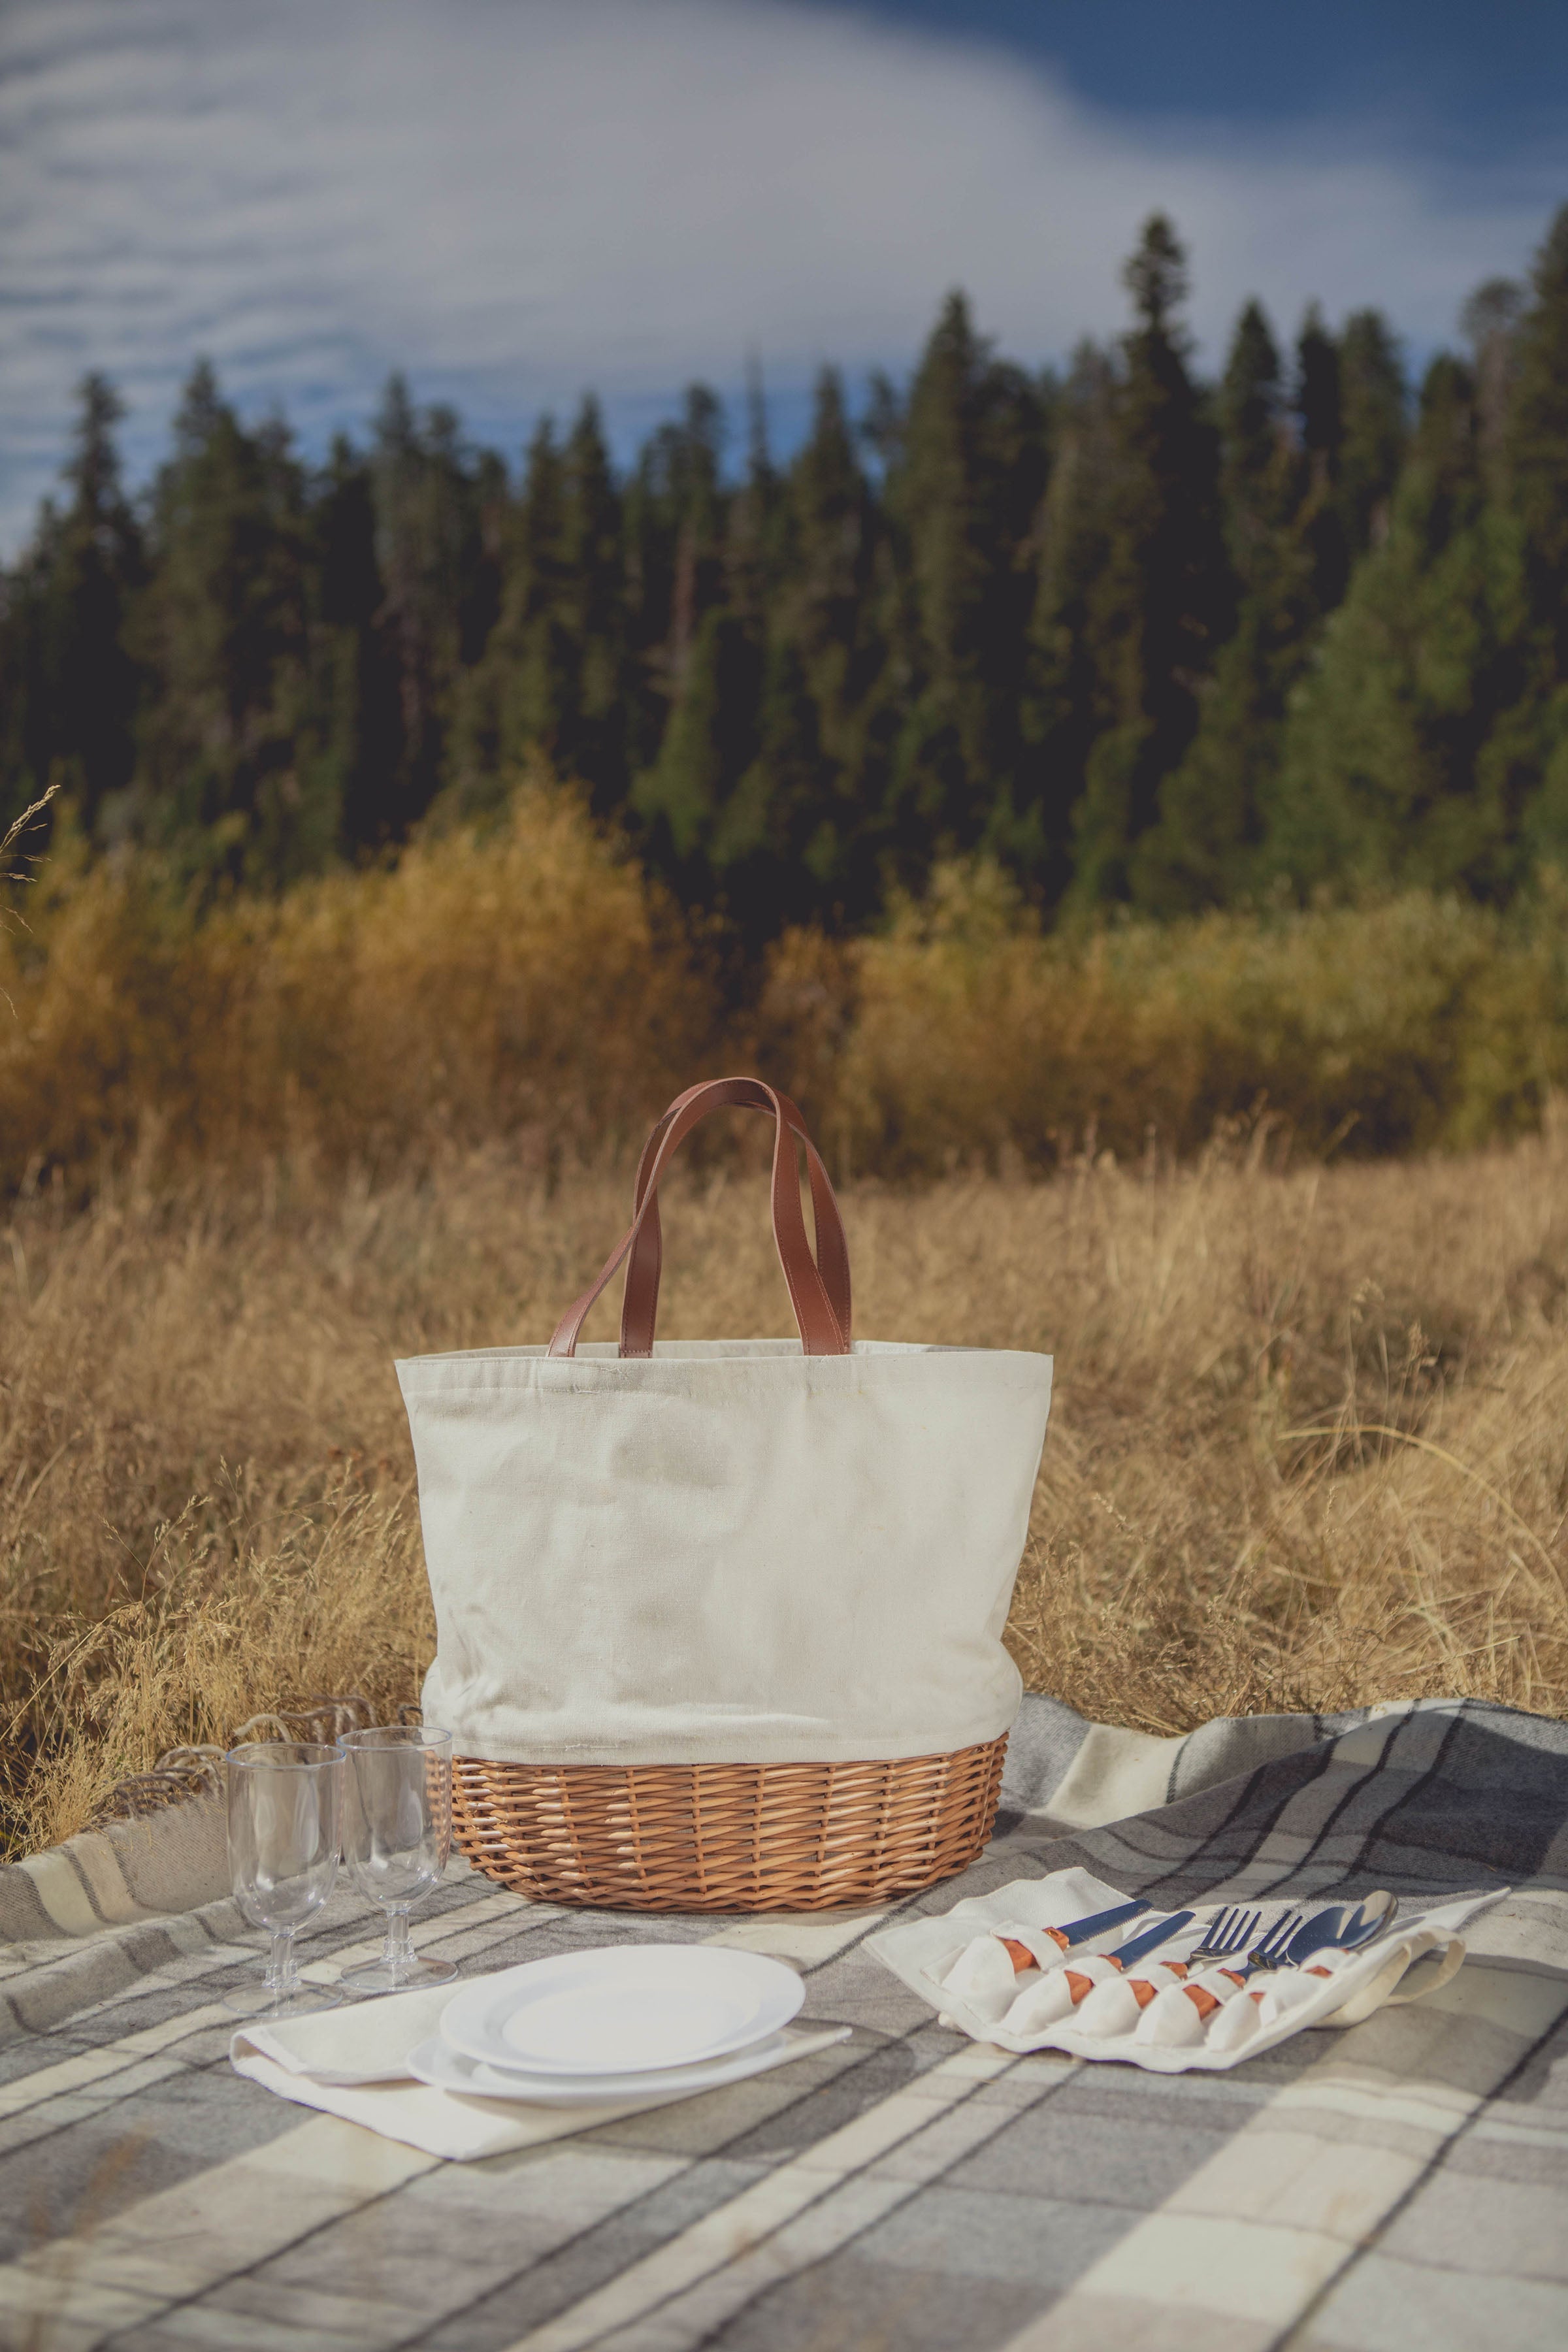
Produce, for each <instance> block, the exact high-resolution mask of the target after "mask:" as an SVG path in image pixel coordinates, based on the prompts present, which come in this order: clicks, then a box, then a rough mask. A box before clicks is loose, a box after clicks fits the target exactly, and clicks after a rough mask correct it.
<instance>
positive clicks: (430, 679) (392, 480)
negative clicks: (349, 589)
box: [371, 376, 504, 835]
mask: <svg viewBox="0 0 1568 2352" xmlns="http://www.w3.org/2000/svg"><path fill="white" fill-rule="evenodd" d="M371 468H372V479H373V482H374V495H375V553H376V562H377V565H378V567H379V569H380V572H381V577H382V581H383V583H384V589H385V596H384V602H383V604H382V608H381V614H380V616H379V626H380V627H381V629H382V630H383V631H384V635H385V638H386V642H387V646H388V649H389V653H390V656H391V658H392V660H393V662H394V664H395V668H396V673H397V680H398V698H399V704H400V709H401V717H402V744H401V751H400V756H399V759H398V761H397V765H396V768H395V771H394V772H391V773H389V774H388V775H387V777H386V778H385V779H384V786H383V793H384V797H383V802H382V808H381V823H382V829H383V830H384V831H386V832H388V833H390V834H392V835H398V834H401V833H402V832H403V831H404V830H405V828H406V827H407V825H408V824H410V823H411V822H412V821H413V820H414V819H415V818H416V817H417V816H419V815H420V814H422V813H423V812H424V810H425V809H426V808H427V807H428V806H429V804H430V802H431V801H432V800H433V798H434V797H435V795H436V793H437V791H438V789H439V788H440V786H441V784H442V782H444V780H445V777H446V772H447V742H448V736H449V733H450V730H451V729H452V725H453V722H454V719H455V718H456V715H457V707H458V696H459V690H460V687H461V683H462V679H463V676H464V673H465V670H466V669H467V667H468V666H469V665H470V664H471V663H472V662H474V661H475V660H477V658H478V657H479V653H480V652H481V650H482V649H483V646H484V645H485V643H486V642H487V640H488V637H489V633H490V630H491V628H492V626H493V625H494V622H495V619H496V615H497V607H498V603H499V591H500V580H499V563H498V561H497V556H498V550H497V547H496V544H495V538H494V534H493V532H490V531H489V530H487V527H486V523H487V512H488V510H489V509H491V508H492V507H494V505H495V504H496V502H497V499H498V497H499V496H500V493H501V491H502V489H503V488H504V477H503V476H501V475H500V469H499V463H498V461H496V460H494V459H485V458H480V457H476V455H475V453H474V452H473V451H471V450H470V449H469V448H468V445H467V444H466V442H465V441H464V438H463V435H462V428H461V425H460V424H459V422H458V417H457V415H456V414H455V413H454V412H453V411H452V410H451V409H450V408H447V407H445V406H443V405H440V404H437V405H436V406H434V407H431V408H427V409H425V410H423V411H420V410H416V408H415V406H414V404H413V402H412V400H411V398H410V396H409V393H408V387H407V385H406V384H405V382H404V380H403V378H402V377H401V376H394V377H393V378H392V380H391V381H390V383H388V385H387V387H386V391H385V394H384V396H383V400H382V404H381V409H380V412H379V414H378V415H377V417H376V422H375V435H374V446H373V451H372V458H371Z"/></svg>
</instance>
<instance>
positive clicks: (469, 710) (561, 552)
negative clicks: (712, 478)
mask: <svg viewBox="0 0 1568 2352" xmlns="http://www.w3.org/2000/svg"><path fill="white" fill-rule="evenodd" d="M627 695H628V669H627V647H626V571H625V558H624V552H623V547H622V537H621V503H620V497H619V493H618V491H617V489H616V482H615V478H614V475H613V473H612V470H611V467H610V459H609V452H608V450H607V449H606V448H605V438H604V431H603V427H602V425H601V424H600V420H599V412H598V408H597V405H596V404H595V402H593V401H592V400H588V401H585V402H584V404H583V407H582V409H581V411H580V413H579V415H578V416H577V419H576V422H575V424H574V425H573V428H572V431H571V433H570V434H569V435H568V436H567V438H566V441H565V442H564V444H562V443H558V442H557V440H556V437H555V429H554V425H553V423H552V420H551V419H550V418H548V417H546V418H545V419H544V420H543V421H542V424H541V425H539V427H538V429H537V430H536V432H535V434H534V436H533V439H532V442H531V445H530V447H529V451H528V457H527V462H526V466H525V469H524V474H523V481H522V488H521V494H520V496H519V498H518V500H517V503H516V507H515V509H514V510H513V512H512V515H511V518H510V528H509V530H508V533H507V538H506V551H505V584H504V587H503V590H502V593H501V600H500V618H499V619H498V621H497V623H496V625H495V627H494V629H493V631H492V632H491V635H490V637H489V643H488V644H487V646H486V647H485V650H484V653H483V656H482V657H481V658H480V660H479V662H478V663H477V664H476V665H475V666H474V667H473V669H472V671H471V674H470V675H469V676H468V678H467V679H466V680H465V683H464V687H463V705H462V720H461V727H460V730H459V742H458V750H457V753H456V757H457V761H458V766H459V768H460V770H461V771H462V772H463V774H464V777H465V797H466V799H467V800H468V802H469V803H473V802H474V801H475V800H476V799H482V798H483V797H485V796H486V793H485V781H484V780H489V785H490V786H491V787H497V786H499V787H500V788H503V789H504V787H505V785H506V784H507V783H508V782H509V781H510V779H511V778H512V777H514V776H515V775H516V773H517V772H518V770H519V768H520V767H521V763H522V761H524V760H525V758H526V757H527V755H528V754H529V753H530V752H531V751H541V752H542V753H543V754H544V756H545V757H546V758H547V759H548V760H549V761H550V762H551V764H552V767H553V768H554V769H555V771H556V772H557V773H558V774H560V775H562V776H563V777H567V778H569V779H571V780H572V781H574V782H578V783H582V784H584V785H586V786H587V787H588V791H589V797H590V800H591V802H592V804H593V805H594V807H595V809H596V810H597V811H598V812H599V813H600V814H606V813H608V812H609V811H610V810H612V809H615V808H617V807H619V805H620V804H621V803H622V802H623V801H624V799H625V797H626V782H627V772H626V749H627V744H626V734H627V729H626V701H627Z"/></svg>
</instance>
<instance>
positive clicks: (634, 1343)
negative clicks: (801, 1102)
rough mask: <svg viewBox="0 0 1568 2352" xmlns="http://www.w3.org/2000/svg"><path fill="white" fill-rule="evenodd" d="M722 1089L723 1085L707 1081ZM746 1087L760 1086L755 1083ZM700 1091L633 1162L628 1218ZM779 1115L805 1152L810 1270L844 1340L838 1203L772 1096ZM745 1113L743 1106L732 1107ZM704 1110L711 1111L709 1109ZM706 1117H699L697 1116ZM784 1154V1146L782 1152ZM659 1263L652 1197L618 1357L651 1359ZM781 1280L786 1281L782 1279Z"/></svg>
mask: <svg viewBox="0 0 1568 2352" xmlns="http://www.w3.org/2000/svg"><path fill="white" fill-rule="evenodd" d="M709 1083H710V1085H711V1084H719V1085H722V1084H724V1083H726V1082H725V1081H724V1080H710V1082H709ZM751 1083H752V1084H754V1085H760V1083H761V1082H760V1081H758V1080H752V1082H751ZM705 1091H706V1088H705V1087H700V1086H699V1087H688V1088H687V1090H686V1092H685V1093H684V1094H683V1095H678V1096H677V1097H676V1098H675V1100H674V1102H672V1103H671V1104H670V1106H669V1108H668V1110H667V1111H666V1112H665V1114H664V1116H663V1118H661V1119H660V1120H659V1121H658V1125H657V1126H656V1127H655V1128H654V1129H653V1131H652V1133H651V1134H650V1135H649V1137H648V1139H647V1142H646V1143H645V1144H644V1146H643V1152H642V1158H641V1160H639V1161H638V1162H637V1189H636V1192H635V1194H634V1196H633V1212H634V1215H635V1214H636V1213H637V1212H639V1211H640V1210H641V1209H642V1206H643V1202H644V1199H645V1197H646V1195H647V1191H648V1174H649V1171H650V1170H651V1169H652V1166H653V1163H654V1160H655V1159H656V1158H657V1156H658V1148H659V1145H660V1143H661V1142H662V1141H663V1139H664V1137H665V1135H666V1134H667V1132H668V1128H669V1124H670V1121H671V1120H672V1119H673V1118H675V1117H676V1116H677V1114H678V1113H679V1112H680V1111H682V1110H684V1109H685V1108H686V1106H687V1104H688V1103H689V1102H693V1101H695V1100H696V1098H697V1097H698V1096H699V1095H700V1094H702V1093H704V1092H705ZM774 1098H775V1100H776V1101H777V1104H778V1107H779V1108H780V1110H781V1111H782V1112H783V1114H784V1118H785V1120H786V1122H787V1123H788V1125H789V1127H790V1129H791V1130H792V1131H793V1133H794V1134H795V1135H797V1136H798V1137H799V1139H800V1140H801V1142H802V1143H803V1144H804V1145H805V1164H806V1174H807V1176H808V1178H809V1179H810V1182H811V1211H812V1223H813V1224H814V1225H815V1227H816V1270H817V1272H818V1274H819V1275H820V1276H821V1278H822V1285H823V1287H824V1289H825V1290H826V1293H827V1303H828V1305H829V1307H831V1308H832V1310H833V1319H834V1321H835V1322H836V1323H837V1325H838V1328H839V1329H840V1330H841V1331H842V1332H843V1333H844V1335H845V1337H846V1338H847V1337H848V1336H849V1332H850V1327H851V1324H852V1321H853V1300H852V1296H851V1291H850V1283H849V1244H848V1243H847V1241H846V1240H845V1238H844V1221H843V1219H842V1218H841V1217H840V1215H839V1213H838V1202H837V1199H836V1197H835V1195H834V1191H833V1186H832V1183H831V1181H830V1180H829V1178H828V1173H827V1171H826V1168H825V1167H824V1166H823V1164H822V1160H821V1156H820V1154H819V1153H818V1151H817V1149H816V1144H815V1143H813V1141H812V1139H811V1138H810V1136H809V1135H808V1134H807V1133H806V1128H805V1119H804V1118H802V1117H801V1115H800V1112H799V1111H798V1110H797V1108H795V1104H794V1103H793V1102H792V1101H791V1100H790V1098H789V1097H788V1095H784V1094H781V1095H777V1096H775V1097H774ZM737 1107H738V1108H745V1106H744V1105H740V1106H737ZM750 1107H751V1108H752V1109H753V1110H759V1111H763V1112H766V1111H768V1110H769V1109H770V1108H771V1106H770V1105H769V1104H768V1103H767V1102H765V1101H763V1100H761V1099H757V1100H753V1101H752V1104H751V1106H750ZM710 1108H717V1106H716V1105H710ZM702 1115H703V1116H706V1113H705V1112H704V1113H703V1114H702ZM786 1150H787V1146H786ZM663 1262H664V1234H663V1229H662V1226H661V1224H660V1221H659V1213H658V1195H657V1192H656V1194H655V1196H654V1198H653V1200H652V1201H651V1202H649V1204H648V1210H647V1216H646V1218H642V1219H641V1220H640V1221H639V1230H638V1233H637V1239H636V1241H635V1242H634V1243H633V1244H632V1251H631V1256H630V1258H629V1259H628V1260H627V1263H626V1290H625V1294H624V1296H623V1298H622V1303H621V1353H622V1355H623V1356H651V1355H652V1353H653V1339H654V1331H655V1328H656V1327H657V1325H658V1286H659V1276H660V1273H661V1271H662V1268H663ZM786 1279H787V1276H786Z"/></svg>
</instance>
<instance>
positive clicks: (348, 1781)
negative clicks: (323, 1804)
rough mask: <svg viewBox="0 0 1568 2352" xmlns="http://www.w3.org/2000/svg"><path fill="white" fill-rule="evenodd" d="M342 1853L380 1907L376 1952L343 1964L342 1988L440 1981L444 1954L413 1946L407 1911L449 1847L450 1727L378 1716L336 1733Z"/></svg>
mask: <svg viewBox="0 0 1568 2352" xmlns="http://www.w3.org/2000/svg"><path fill="white" fill-rule="evenodd" d="M342 1747H343V1755H344V1778H343V1858H344V1860H345V1861H346V1862H347V1864H348V1866H349V1870H350V1873H351V1874H352V1875H353V1882H354V1885H356V1886H357V1887H358V1888H359V1891H360V1893H361V1894H362V1895H369V1897H370V1899H371V1901H372V1902H373V1903H379V1904H380V1905H381V1906H382V1908H383V1910H384V1912H385V1913H386V1942H385V1944H384V1947H383V1949H382V1955H381V1958H380V1959H379V1960H374V1961H373V1962H371V1964H370V1965H369V1966H368V1967H366V1968H363V1969H344V1971H343V1973H342V1976H341V1977H340V1978H339V1979H338V1982H339V1984H340V1985H342V1988H343V1990H344V1991H345V1992H411V1991H413V1990H415V1989H416V1987H422V1986H426V1985H437V1984H446V1983H447V1982H449V1980H450V1979H452V1978H453V1977H455V1976H456V1975H457V1973H458V1970H457V1966H456V1964H455V1962H453V1961H451V1960H427V1959H423V1958H421V1957H420V1955H419V1954H418V1953H417V1952H416V1950H415V1948H414V1946H413V1942H412V1940H411V1939H410V1937H409V1932H408V1914H409V1911H410V1909H411V1907H412V1906H413V1905H414V1904H416V1903H417V1902H418V1901H419V1899H420V1897H421V1896H422V1895H428V1893H429V1892H430V1889H431V1888H432V1887H433V1886H435V1885H437V1883H438V1881H439V1879H440V1876H441V1874H442V1872H443V1871H444V1870H445V1869H446V1867H447V1856H448V1855H449V1854H450V1853H451V1851H452V1735H451V1733H450V1732H449V1731H437V1730H436V1729H434V1728H433V1727H431V1726H430V1725H428V1724H418V1723H407V1724H405V1723H384V1724H379V1725H377V1726H375V1727H374V1728H373V1729H372V1730H369V1731H350V1732H345V1734H344V1735H343V1741H342Z"/></svg>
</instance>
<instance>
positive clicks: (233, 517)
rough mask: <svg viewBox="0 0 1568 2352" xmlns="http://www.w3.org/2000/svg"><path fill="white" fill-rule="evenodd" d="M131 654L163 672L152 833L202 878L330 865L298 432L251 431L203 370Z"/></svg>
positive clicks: (266, 876) (145, 785) (256, 876)
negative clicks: (217, 872) (295, 444)
mask: <svg viewBox="0 0 1568 2352" xmlns="http://www.w3.org/2000/svg"><path fill="white" fill-rule="evenodd" d="M150 554H151V559H152V562H151V572H150V577H149V580H148V583H147V585H146V587H145V588H144V589H143V591H142V593H141V595H140V596H139V597H138V599H137V600H136V604H135V605H134V607H133V609H132V615H131V619H130V623H129V634H130V637H131V641H132V649H133V651H134V652H135V653H137V655H138V656H140V658H141V659H142V661H143V663H144V664H145V666H146V667H147V669H148V670H149V671H150V672H151V673H152V684H151V690H150V697H149V701H148V705H147V708H146V710H145V713H144V716H143V720H142V728H141V731H140V757H139V761H138V765H137V770H136V776H135V782H134V786H133V795H134V806H135V811H136V815H137V821H138V823H139V825H140V828H141V829H142V831H143V832H144V833H146V834H147V835H149V837H151V838H153V839H154V840H160V841H162V842H163V843H164V844H166V845H168V846H169V847H170V848H171V850H173V851H174V852H175V853H176V854H177V855H178V856H179V857H180V858H181V859H182V860H183V861H184V862H185V863H186V864H187V865H189V866H191V867H192V868H193V869H194V870H197V871H203V870H213V869H218V868H221V869H226V870H227V871H230V872H233V873H236V874H239V875H242V876H244V877H246V878H247V879H251V880H256V881H262V882H270V881H274V880H277V879H281V878H285V877H288V876H289V874H292V873H297V872H300V871H302V870H307V869H309V868H310V867H313V866H319V865H320V864H321V861H322V860H323V859H324V858H325V857H326V856H329V855H330V854H331V850H332V848H333V846H334V845H335V843H336V839H337V835H338V825H339V814H340V813H339V808H338V805H337V802H336V799H335V795H334V792H333V779H332V776H331V767H330V761H328V760H327V759H326V758H325V757H324V735H325V732H326V730H324V728H323V726H322V710H321V680H320V679H319V677H317V676H316V674H315V673H314V672H313V669H312V659H311V656H312V645H311V634H310V546H309V536H308V530H307V524H306V517H305V484H304V477H303V473H302V471H301V468H300V466H299V464H298V463H297V461H296V460H295V458H294V457H293V455H292V452H291V449H290V447H289V438H288V435H287V432H286V430H285V428H283V427H282V426H281V425H272V426H266V427H263V429H262V430H261V431H260V432H258V433H255V434H252V433H247V431H246V430H245V428H244V427H243V426H242V425H241V424H240V422H239V420H238V418H237V416H236V415H235V413H234V411H233V409H232V408H231V407H230V406H229V405H228V404H227V403H226V401H225V400H224V399H223V398H222V396H221V394H220V393H219V390H218V385H217V380H216V376H215V375H214V373H213V371H212V369H211V368H210V367H209V366H208V365H207V364H206V363H205V362H203V363H202V364H201V365H200V366H198V367H197V368H196V370H195V373H194V374H193V375H192V377H191V379H190V382H189V383H188V384H187V385H186V388H185V394H184V402H183V404H182V405H181V408H180V411H179V414H178V415H177V416H176V418H175V421H174V456H173V457H171V459H170V460H169V462H168V463H167V464H166V465H165V466H164V467H163V469H162V471H161V472H160V474H159V476H158V479H157V483H156V486H155V488H154V493H153V516H152V526H151V532H150Z"/></svg>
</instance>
